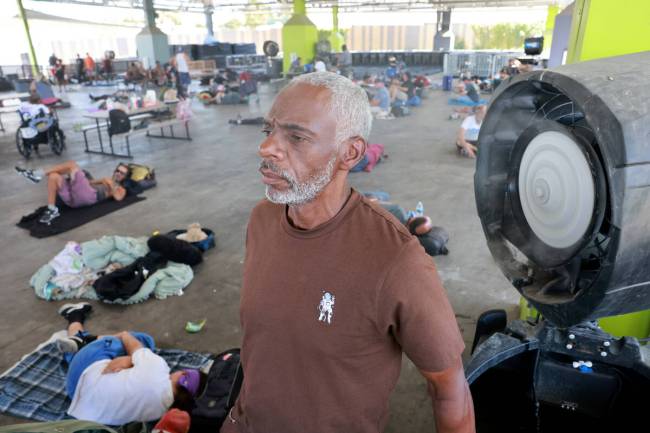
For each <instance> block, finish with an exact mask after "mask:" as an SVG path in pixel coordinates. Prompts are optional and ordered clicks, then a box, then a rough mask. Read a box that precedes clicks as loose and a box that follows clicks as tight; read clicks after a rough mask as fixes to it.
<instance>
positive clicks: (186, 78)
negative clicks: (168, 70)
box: [178, 72, 192, 87]
mask: <svg viewBox="0 0 650 433" xmlns="http://www.w3.org/2000/svg"><path fill="white" fill-rule="evenodd" d="M178 75H179V76H180V80H181V85H182V86H183V87H187V86H189V85H190V83H191V82H192V79H191V78H190V73H189V72H180V73H179V74H178Z"/></svg>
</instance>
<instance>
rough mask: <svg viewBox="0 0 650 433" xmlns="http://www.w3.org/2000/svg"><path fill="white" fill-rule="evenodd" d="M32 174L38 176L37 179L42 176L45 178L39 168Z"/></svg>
mask: <svg viewBox="0 0 650 433" xmlns="http://www.w3.org/2000/svg"><path fill="white" fill-rule="evenodd" d="M34 174H35V175H36V176H38V177H43V176H45V172H44V171H43V170H42V169H40V168H39V169H37V170H34Z"/></svg>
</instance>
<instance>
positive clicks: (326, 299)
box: [318, 290, 335, 325]
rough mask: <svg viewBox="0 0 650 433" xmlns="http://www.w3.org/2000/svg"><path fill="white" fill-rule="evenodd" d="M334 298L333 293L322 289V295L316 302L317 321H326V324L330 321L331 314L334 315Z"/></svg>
mask: <svg viewBox="0 0 650 433" xmlns="http://www.w3.org/2000/svg"><path fill="white" fill-rule="evenodd" d="M334 299H335V296H334V295H332V294H331V293H330V292H326V291H324V290H323V297H322V298H321V300H320V303H319V304H318V313H319V314H318V321H319V322H326V323H327V324H328V325H329V324H330V323H332V316H333V315H334Z"/></svg>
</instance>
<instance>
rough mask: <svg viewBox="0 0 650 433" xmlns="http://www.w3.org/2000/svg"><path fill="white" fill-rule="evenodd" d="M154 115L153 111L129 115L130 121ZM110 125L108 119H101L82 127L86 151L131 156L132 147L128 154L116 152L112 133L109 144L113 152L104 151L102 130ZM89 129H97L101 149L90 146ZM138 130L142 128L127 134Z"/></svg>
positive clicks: (121, 135)
mask: <svg viewBox="0 0 650 433" xmlns="http://www.w3.org/2000/svg"><path fill="white" fill-rule="evenodd" d="M152 117H154V116H153V114H151V113H142V114H136V115H133V116H129V120H130V121H139V120H146V119H150V118H152ZM109 126H110V123H109V121H108V119H106V122H101V123H100V122H99V121H96V122H95V123H94V124H92V123H91V124H88V125H85V126H82V127H81V133H82V134H83V136H84V144H85V147H86V152H87V153H97V154H100V155H110V156H123V157H128V158H131V151H130V149H129V151H128V154H127V155H119V154H115V152H114V151H113V136H110V135H109V136H108V141H109V145H110V147H111V152H110V153H107V152H104V145H103V143H102V139H101V131H102V130H103V129H108V127H109ZM143 130H144V128H143ZM89 131H97V134H98V136H99V145H100V148H101V150H100V151H92V150H90V148H89V147H88V132H89ZM138 131H140V130H139V129H138V130H133V129H132V130H131V132H128V133H125V134H131V133H134V132H138ZM125 134H118V136H120V137H123V136H125ZM132 135H135V134H132ZM127 147H128V143H127Z"/></svg>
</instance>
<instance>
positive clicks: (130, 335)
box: [58, 302, 207, 425]
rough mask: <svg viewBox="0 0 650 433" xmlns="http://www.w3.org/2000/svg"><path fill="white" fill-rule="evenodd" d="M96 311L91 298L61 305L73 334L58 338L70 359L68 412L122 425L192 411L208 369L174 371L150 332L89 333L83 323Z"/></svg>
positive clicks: (88, 418)
mask: <svg viewBox="0 0 650 433" xmlns="http://www.w3.org/2000/svg"><path fill="white" fill-rule="evenodd" d="M91 311H92V306H91V305H90V304H89V303H87V302H81V303H78V304H66V305H64V306H62V307H61V308H60V309H59V314H60V315H61V316H63V317H64V318H65V319H66V320H67V321H68V328H67V334H68V336H67V337H65V338H61V339H59V340H58V344H59V347H60V348H61V350H62V351H63V352H65V356H66V360H67V362H68V374H67V377H66V393H67V394H68V396H69V397H70V399H71V400H72V402H71V403H70V407H69V408H68V410H67V413H68V415H71V416H73V417H74V418H77V419H81V420H85V421H94V422H98V423H102V424H107V425H122V424H126V423H129V422H134V421H139V422H148V421H155V420H158V419H159V418H160V417H162V416H163V415H164V414H165V412H166V411H167V410H168V409H169V408H170V407H173V408H177V409H180V410H183V411H190V410H191V409H192V407H193V406H194V399H195V397H196V396H197V395H198V393H199V392H200V391H201V390H202V388H203V387H204V386H205V383H206V380H207V376H206V375H205V373H202V372H201V371H199V370H194V369H185V370H178V371H175V372H173V373H172V372H170V368H169V366H168V365H167V363H166V362H165V360H164V359H163V358H162V357H160V356H158V355H157V354H155V353H154V352H153V350H154V348H155V343H154V340H153V338H152V337H151V336H150V335H147V334H144V333H141V332H127V331H123V332H120V333H119V334H116V335H105V336H95V335H92V334H90V333H88V332H87V331H86V329H85V328H84V321H85V319H86V317H87V316H88V314H90V312H91Z"/></svg>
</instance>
